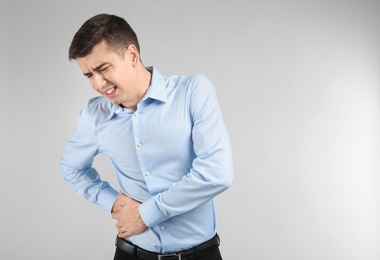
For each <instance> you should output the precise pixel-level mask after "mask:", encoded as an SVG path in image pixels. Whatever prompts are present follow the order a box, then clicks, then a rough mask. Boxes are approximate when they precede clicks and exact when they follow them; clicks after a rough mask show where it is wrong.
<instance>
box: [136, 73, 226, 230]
mask: <svg viewBox="0 0 380 260" xmlns="http://www.w3.org/2000/svg"><path fill="white" fill-rule="evenodd" d="M190 89H191V92H190V97H189V109H190V114H191V117H192V122H193V126H192V139H193V149H194V152H195V154H196V158H195V159H194V160H193V162H192V167H191V170H190V171H189V172H188V173H186V174H185V175H184V177H183V178H182V179H181V180H180V181H179V182H176V183H174V184H173V185H171V186H170V188H169V189H168V190H166V191H164V192H162V193H159V194H157V195H156V196H154V197H152V198H150V199H149V200H147V201H145V202H144V203H143V204H141V205H140V207H139V211H140V214H141V216H142V218H143V220H144V222H145V224H146V225H147V226H148V227H152V226H154V225H157V224H159V223H162V222H163V221H165V220H167V219H169V218H171V217H173V216H176V215H180V214H182V213H185V212H188V211H190V210H192V209H194V208H196V207H198V206H200V205H202V204H203V203H205V202H207V201H209V200H211V199H213V198H214V197H215V196H216V195H218V194H220V193H221V192H223V191H224V190H226V189H227V188H229V187H230V185H231V182H232V178H233V162H232V152H231V145H230V140H229V136H228V133H227V130H226V127H225V124H224V121H223V118H222V114H221V110H220V107H219V105H218V101H217V96H216V93H215V89H214V87H213V85H212V83H211V82H210V81H209V80H208V79H207V78H206V77H204V76H202V75H200V76H197V77H196V78H195V79H194V81H193V83H192V84H191V86H190Z"/></svg>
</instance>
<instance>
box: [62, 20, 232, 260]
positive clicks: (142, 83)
mask: <svg viewBox="0 0 380 260" xmlns="http://www.w3.org/2000/svg"><path fill="white" fill-rule="evenodd" d="M69 58H70V60H76V61H77V63H78V65H79V67H80V69H81V70H82V72H83V74H84V75H85V76H86V77H88V78H89V81H90V83H91V86H92V87H93V88H94V90H96V91H97V92H99V93H100V94H101V96H100V97H95V98H93V99H91V100H90V101H89V103H88V104H87V106H86V107H85V108H84V109H83V110H82V111H81V113H80V117H79V119H78V123H77V128H76V131H75V133H74V134H73V136H72V137H71V138H70V140H69V141H68V142H67V146H66V148H65V151H64V152H63V154H62V156H61V171H62V175H63V176H64V178H65V180H66V181H67V182H68V183H69V184H71V185H72V186H73V187H74V189H75V190H76V191H77V192H78V193H79V194H80V195H81V196H82V197H84V198H85V199H87V200H89V201H91V202H93V203H96V204H98V205H100V206H102V207H103V208H104V209H105V210H107V211H108V212H110V213H111V215H112V218H114V219H115V220H116V222H117V223H116V227H117V230H118V236H117V240H116V246H117V247H116V253H115V258H114V259H192V260H193V259H205V260H206V259H222V258H221V256H220V252H219V249H218V245H219V237H218V235H217V234H216V216H215V200H214V198H215V196H216V195H218V194H219V193H221V192H223V191H224V190H226V189H227V188H228V187H229V186H230V185H231V181H232V177H233V167H232V156H231V149H230V143H229V138H228V135H227V131H226V128H225V125H224V123H223V119H222V115H221V112H220V109H219V106H218V102H217V98H216V94H215V91H214V88H213V86H212V84H211V83H210V81H208V80H207V78H206V77H205V76H202V75H195V76H173V77H169V78H167V77H164V76H162V75H161V74H160V73H159V71H158V70H157V69H156V68H154V67H147V68H145V67H144V66H143V64H142V61H141V59H140V47H139V43H138V40H137V37H136V34H135V32H134V31H133V30H132V28H131V27H130V26H129V24H128V23H127V22H126V21H125V20H124V19H122V18H120V17H117V16H114V15H108V14H100V15H97V16H94V17H92V18H90V19H89V20H88V21H86V22H85V23H84V24H83V25H82V27H81V28H80V29H79V30H78V32H77V33H76V34H75V36H74V38H73V40H72V43H71V46H70V49H69ZM99 153H104V154H106V155H107V156H108V157H109V158H110V160H111V163H112V167H113V170H114V173H115V177H116V180H117V184H118V186H119V187H118V190H120V192H117V191H116V190H115V189H114V188H113V187H111V186H110V185H109V183H107V182H105V181H103V180H101V179H100V176H99V174H98V172H97V171H96V170H95V169H94V168H93V167H92V162H93V159H94V157H95V156H96V155H97V154H99Z"/></svg>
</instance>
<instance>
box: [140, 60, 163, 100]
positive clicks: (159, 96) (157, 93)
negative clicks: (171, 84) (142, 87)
mask: <svg viewBox="0 0 380 260" xmlns="http://www.w3.org/2000/svg"><path fill="white" fill-rule="evenodd" d="M146 69H147V70H149V71H150V72H151V73H152V80H151V83H150V86H149V88H148V91H147V92H146V94H145V96H144V97H143V98H142V101H143V100H145V99H147V98H152V99H156V100H159V101H162V102H166V101H167V100H168V93H167V89H166V78H165V77H164V76H162V75H161V73H160V72H159V71H158V70H157V69H156V68H155V67H147V68H146Z"/></svg>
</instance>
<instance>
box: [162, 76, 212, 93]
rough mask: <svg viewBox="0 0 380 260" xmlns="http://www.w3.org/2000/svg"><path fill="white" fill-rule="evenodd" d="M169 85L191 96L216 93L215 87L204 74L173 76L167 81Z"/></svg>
mask: <svg viewBox="0 0 380 260" xmlns="http://www.w3.org/2000/svg"><path fill="white" fill-rule="evenodd" d="M167 82H168V85H169V86H170V87H172V88H176V89H177V90H180V91H184V92H186V93H188V94H190V95H194V94H196V93H198V92H202V93H207V92H214V86H213V84H212V83H211V81H210V80H209V79H208V78H207V77H206V76H205V75H204V74H195V75H190V76H171V77H169V78H168V79H167Z"/></svg>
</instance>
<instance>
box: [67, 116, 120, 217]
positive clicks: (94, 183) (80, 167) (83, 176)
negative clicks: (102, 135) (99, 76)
mask: <svg viewBox="0 0 380 260" xmlns="http://www.w3.org/2000/svg"><path fill="white" fill-rule="evenodd" d="M97 154H98V148H97V142H96V136H95V134H94V130H93V124H92V123H91V121H90V119H89V114H88V110H87V109H83V110H82V111H81V113H80V116H79V119H78V122H77V128H76V131H75V132H74V134H73V136H72V137H71V138H70V139H69V141H68V142H67V144H66V148H65V150H64V152H63V154H62V155H61V158H60V166H61V174H62V175H63V177H64V179H65V181H66V182H67V183H69V184H70V185H71V186H72V187H73V188H74V190H75V191H76V192H77V193H78V194H79V195H80V196H82V197H83V198H85V199H86V200H88V201H90V202H92V203H95V204H97V205H100V206H102V207H103V208H104V209H105V210H107V211H108V212H111V210H112V206H113V204H114V202H115V200H116V197H117V195H118V192H117V191H116V190H115V189H113V188H112V187H111V186H110V185H109V183H108V182H105V181H102V180H101V179H100V176H99V173H98V172H97V171H96V170H95V169H94V168H93V167H92V163H93V160H94V157H95V156H96V155H97Z"/></svg>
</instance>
